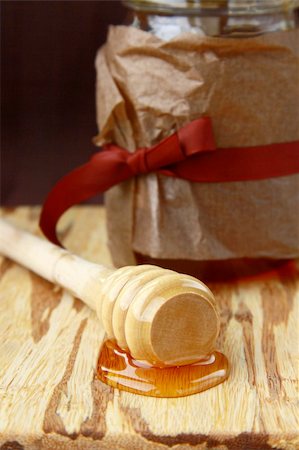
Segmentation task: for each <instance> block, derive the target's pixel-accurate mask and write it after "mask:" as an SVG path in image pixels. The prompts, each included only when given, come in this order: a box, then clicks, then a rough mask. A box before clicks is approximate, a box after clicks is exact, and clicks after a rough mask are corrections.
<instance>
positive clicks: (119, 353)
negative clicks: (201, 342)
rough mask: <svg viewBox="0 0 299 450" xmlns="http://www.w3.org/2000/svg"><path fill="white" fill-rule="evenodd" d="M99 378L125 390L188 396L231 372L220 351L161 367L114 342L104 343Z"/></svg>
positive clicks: (158, 395) (160, 395)
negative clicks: (171, 365) (178, 364)
mask: <svg viewBox="0 0 299 450" xmlns="http://www.w3.org/2000/svg"><path fill="white" fill-rule="evenodd" d="M97 374H98V378H99V379H100V380H101V381H103V382H104V383H106V384H108V385H109V386H112V387H114V388H117V389H121V390H123V391H128V392H133V393H135V394H141V395H146V396H149V397H185V396H187V395H192V394H197V393H198V392H202V391H205V390H207V389H210V388H212V387H214V386H217V384H220V383H223V381H225V380H226V379H227V377H228V375H229V364H228V360H227V358H226V356H224V355H223V354H222V353H220V352H218V351H214V352H213V353H212V354H211V355H209V356H208V357H206V358H205V359H202V360H200V361H198V362H196V363H194V364H190V365H187V366H180V367H166V368H163V369H161V368H158V367H155V366H151V365H150V364H147V363H145V362H144V361H138V360H135V359H133V358H132V357H131V356H130V355H129V354H128V353H126V352H125V351H124V350H122V349H121V348H119V347H118V346H117V345H116V343H115V342H114V341H111V340H107V341H106V342H104V344H103V347H102V349H101V352H100V356H99V360H98V371H97Z"/></svg>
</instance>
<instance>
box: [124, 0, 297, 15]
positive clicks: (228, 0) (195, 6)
mask: <svg viewBox="0 0 299 450" xmlns="http://www.w3.org/2000/svg"><path fill="white" fill-rule="evenodd" d="M123 3H124V5H125V6H127V7H128V8H130V9H133V10H135V11H141V12H142V11H143V12H157V13H165V14H176V15H177V14H183V15H186V14H196V13H201V14H205V15H209V14H215V13H216V14H217V15H250V16H253V15H260V14H273V13H282V12H288V11H290V10H293V9H295V8H296V7H299V0H247V1H246V0H242V1H238V0H123Z"/></svg>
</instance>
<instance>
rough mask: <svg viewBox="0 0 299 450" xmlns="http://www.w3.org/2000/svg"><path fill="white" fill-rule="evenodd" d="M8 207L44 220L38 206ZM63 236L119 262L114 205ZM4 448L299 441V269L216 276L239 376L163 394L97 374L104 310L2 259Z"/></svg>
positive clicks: (294, 444) (80, 213)
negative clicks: (109, 236) (109, 221)
mask: <svg viewBox="0 0 299 450" xmlns="http://www.w3.org/2000/svg"><path fill="white" fill-rule="evenodd" d="M2 214H4V215H6V217H7V218H8V219H9V220H11V221H12V222H13V223H15V224H17V225H19V226H22V227H24V228H25V229H27V230H29V231H31V232H34V233H37V234H39V232H38V225H37V223H38V216H39V208H37V207H33V208H32V207H31V208H26V207H20V208H16V209H14V210H8V209H6V210H2ZM61 232H62V234H63V236H64V237H63V239H64V243H65V245H66V246H67V247H68V248H69V249H70V250H71V251H73V252H76V253H77V254H79V255H80V256H83V257H85V258H87V259H89V260H91V261H94V262H99V263H105V264H111V260H110V255H109V252H108V250H107V246H106V232H105V210H104V209H103V208H100V207H79V208H75V209H73V210H72V211H71V212H69V213H67V214H66V215H65V217H64V218H63V220H62V221H61ZM0 263H1V264H0V448H1V449H3V450H4V449H6V450H8V449H23V448H24V449H62V450H64V449H117V450H118V449H130V450H134V449H145V450H147V449H149V450H151V449H161V450H162V449H167V448H172V449H175V450H183V449H212V448H213V449H219V450H220V449H221V450H225V449H255V448H259V449H270V448H275V449H291V450H293V449H297V448H299V432H298V429H299V427H298V416H299V414H298V391H297V387H298V348H299V336H298V312H299V310H298V308H299V271H297V272H295V273H285V274H284V275H282V274H279V273H276V274H274V275H273V276H271V277H268V278H267V279H263V280H259V281H258V280H255V281H253V280H251V281H247V282H245V281H243V282H238V283H226V284H213V285H209V287H211V289H212V290H213V292H214V294H215V296H216V299H217V300H218V302H219V305H220V311H221V332H220V336H219V340H218V348H219V349H220V350H221V351H223V352H224V353H225V354H226V355H227V356H228V358H229V360H230V362H231V375H230V378H229V379H228V380H227V381H226V382H225V383H224V384H222V385H220V386H217V387H215V388H213V389H211V390H209V391H206V392H203V393H201V394H197V395H193V396H190V397H185V398H179V399H156V398H150V397H142V396H138V395H135V394H130V393H127V392H121V391H118V390H113V389H112V388H110V387H108V386H106V385H104V384H102V383H101V382H100V381H98V380H97V378H96V363H97V357H98V353H99V350H100V347H101V343H102V342H103V339H104V332H103V329H102V328H101V325H100V323H99V322H98V320H97V319H96V316H95V313H93V312H92V311H91V310H89V309H88V308H87V307H86V306H84V305H83V304H82V303H81V302H80V301H79V300H77V299H74V298H73V297H72V296H71V295H70V294H68V293H67V292H64V291H62V290H60V289H59V288H57V287H55V286H53V285H51V284H50V283H48V282H46V281H44V280H42V279H41V278H39V277H37V276H36V275H34V274H32V273H30V272H29V271H28V270H26V269H23V268H21V267H20V266H18V265H16V264H14V263H12V262H10V261H8V260H5V259H4V258H2V259H1V260H0Z"/></svg>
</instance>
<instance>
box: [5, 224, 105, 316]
mask: <svg viewBox="0 0 299 450" xmlns="http://www.w3.org/2000/svg"><path fill="white" fill-rule="evenodd" d="M0 253H1V254H2V255H4V256H7V257H8V258H10V259H12V260H14V261H16V262H17V263H19V264H21V265H22V266H24V267H27V268H28V269H30V270H32V271H33V272H35V273H36V274H37V275H40V276H41V277H43V278H45V279H46V280H48V281H51V282H52V283H55V284H58V285H59V286H61V287H63V288H65V289H67V290H69V291H70V292H71V293H72V295H74V296H75V297H78V298H80V299H81V300H83V301H84V302H85V303H86V304H87V305H88V306H89V307H90V308H92V309H96V301H99V299H100V298H101V288H102V282H103V281H104V280H105V278H106V277H107V276H108V275H109V274H110V273H111V272H112V270H111V269H108V268H107V267H105V266H101V265H98V264H93V263H91V262H88V261H85V260H83V259H81V258H79V257H78V256H75V255H73V254H71V253H70V252H68V251H66V250H64V249H62V248H60V247H58V246H56V245H53V244H51V243H50V242H48V241H46V240H45V239H41V238H39V237H37V236H34V235H32V234H29V233H27V232H26V231H23V230H21V229H19V228H16V227H15V226H13V225H11V224H10V223H8V222H6V221H5V220H3V219H0Z"/></svg>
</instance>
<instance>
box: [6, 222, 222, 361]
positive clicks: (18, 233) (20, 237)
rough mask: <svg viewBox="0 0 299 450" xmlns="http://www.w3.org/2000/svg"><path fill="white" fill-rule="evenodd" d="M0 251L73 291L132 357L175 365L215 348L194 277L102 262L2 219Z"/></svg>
mask: <svg viewBox="0 0 299 450" xmlns="http://www.w3.org/2000/svg"><path fill="white" fill-rule="evenodd" d="M0 253H2V254H3V255H4V256H6V257H9V258H11V259H12V260H14V261H16V262H17V263H19V264H21V265H23V266H25V267H27V268H28V269H30V270H32V271H33V272H35V273H37V274H38V275H40V276H42V277H43V278H45V279H47V280H48V281H50V282H52V283H55V284H58V285H59V286H61V287H63V288H66V289H67V290H68V291H70V292H71V294H72V295H74V296H75V297H78V298H80V299H81V300H82V301H83V302H84V303H86V304H87V305H88V306H89V307H90V308H92V309H93V310H95V311H96V313H97V315H98V317H99V318H100V320H101V321H102V324H103V326H104V329H105V331H106V332H107V335H108V337H109V338H110V339H115V340H116V342H117V344H118V345H119V347H121V348H122V349H123V350H126V351H128V352H129V353H130V354H131V355H132V357H134V358H135V359H138V360H145V361H148V362H150V363H151V364H153V365H156V366H159V367H165V366H182V365H186V364H190V363H194V362H196V361H198V360H199V359H201V358H202V357H203V356H205V355H207V354H209V353H210V352H212V350H213V349H214V348H215V341H216V338H217V335H218V332H219V316H218V313H217V310H216V304H215V299H214V296H213V294H212V292H211V291H210V290H209V288H208V287H207V286H206V285H205V284H204V283H202V282H201V281H199V280H197V279H196V278H193V277H191V276H189V275H183V274H179V273H177V272H174V271H171V270H166V269H162V268H160V267H156V266H150V265H142V266H128V267H122V268H120V269H116V270H115V269H110V268H108V267H105V266H101V265H98V264H94V263H91V262H88V261H85V260H84V259H82V258H79V257H78V256H76V255H73V254H71V253H70V252H68V251H66V250H64V249H62V248H60V247H58V246H56V245H53V244H51V243H49V242H48V241H46V240H44V239H41V238H38V237H36V236H34V235H32V234H30V233H27V232H25V231H23V230H20V229H18V228H16V227H14V226H13V225H11V224H9V223H8V222H6V221H5V220H3V219H0Z"/></svg>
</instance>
